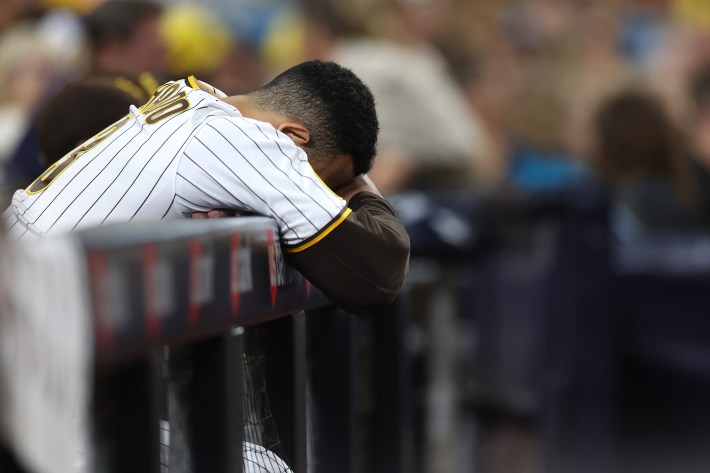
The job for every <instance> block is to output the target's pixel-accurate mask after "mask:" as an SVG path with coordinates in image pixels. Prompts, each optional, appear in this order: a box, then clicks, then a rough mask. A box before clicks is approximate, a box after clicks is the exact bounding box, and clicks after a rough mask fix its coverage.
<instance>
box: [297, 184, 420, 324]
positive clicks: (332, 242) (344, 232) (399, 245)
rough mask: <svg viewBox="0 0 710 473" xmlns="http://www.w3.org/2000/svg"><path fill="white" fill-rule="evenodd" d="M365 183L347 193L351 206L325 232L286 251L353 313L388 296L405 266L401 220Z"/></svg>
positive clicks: (393, 293) (400, 282) (406, 244)
mask: <svg viewBox="0 0 710 473" xmlns="http://www.w3.org/2000/svg"><path fill="white" fill-rule="evenodd" d="M356 186H357V185H356ZM366 188H367V187H366V186H361V187H360V190H359V191H357V192H356V193H354V194H353V195H352V198H350V200H349V204H348V206H349V208H350V209H351V210H352V212H351V213H350V214H349V215H348V217H347V218H346V219H345V220H344V221H343V222H342V223H340V225H338V226H337V227H336V228H335V229H333V230H332V231H331V232H330V233H329V234H328V235H327V236H326V237H325V238H323V239H322V240H320V241H319V242H318V243H317V244H315V245H313V246H311V247H309V248H307V249H305V250H303V251H298V252H293V251H291V252H287V260H288V262H289V264H291V265H292V266H293V267H295V268H296V269H298V270H299V271H300V272H301V273H302V274H303V275H304V276H306V277H307V278H308V279H309V280H310V281H311V282H312V283H313V284H315V285H316V286H317V287H318V288H319V289H321V290H322V291H323V292H324V293H325V294H326V295H327V296H328V297H329V298H330V299H331V300H332V301H333V302H335V303H336V304H338V305H339V306H341V307H343V308H344V309H346V310H349V311H351V312H356V313H357V312H365V311H368V310H372V309H375V308H377V307H381V306H383V305H386V304H388V303H390V302H392V301H393V300H394V298H395V297H396V296H397V294H398V293H399V291H400V289H401V288H402V285H403V284H404V279H405V277H406V275H407V270H408V266H409V236H408V235H407V232H406V231H405V229H404V225H403V224H402V222H401V221H400V220H399V218H397V216H396V214H395V211H394V209H393V208H392V206H391V205H390V204H389V203H388V202H387V201H386V200H385V199H384V198H382V197H381V196H380V195H378V194H376V193H374V192H370V191H363V189H366ZM351 190H352V189H351ZM372 190H374V189H372ZM344 196H345V195H344Z"/></svg>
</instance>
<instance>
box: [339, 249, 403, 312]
mask: <svg viewBox="0 0 710 473" xmlns="http://www.w3.org/2000/svg"><path fill="white" fill-rule="evenodd" d="M408 270H409V241H408V240H407V241H402V242H398V243H397V245H396V246H391V247H390V248H389V251H388V257H387V264H386V265H381V266H380V267H379V268H377V269H376V270H374V271H371V272H369V273H368V275H367V277H366V278H363V279H362V280H361V281H360V282H359V284H358V283H355V284H354V287H357V289H356V290H355V289H354V290H353V291H352V292H349V293H347V294H343V295H341V297H339V300H334V302H336V304H338V305H339V306H340V307H342V308H343V309H345V310H347V311H348V312H352V313H355V314H361V313H365V312H370V311H373V310H375V309H379V308H382V307H385V306H387V305H389V304H391V303H392V302H393V301H394V300H395V298H396V297H397V295H398V294H399V292H400V291H401V289H402V286H403V285H404V282H405V279H406V277H407V273H408Z"/></svg>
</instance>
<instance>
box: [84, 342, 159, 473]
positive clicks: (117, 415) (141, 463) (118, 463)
mask: <svg viewBox="0 0 710 473" xmlns="http://www.w3.org/2000/svg"><path fill="white" fill-rule="evenodd" d="M162 369H163V353H162V351H161V350H154V351H152V352H150V353H149V354H148V355H147V356H146V357H145V358H144V359H142V360H140V361H138V362H136V363H134V364H132V365H130V366H127V367H123V368H120V369H116V370H115V371H111V372H109V373H99V374H98V375H97V377H96V379H95V383H96V390H95V393H96V396H95V399H94V411H95V417H94V418H95V422H96V444H97V445H96V457H95V461H96V463H97V464H96V465H95V466H94V468H93V471H108V472H116V473H123V472H126V471H131V472H135V473H160V430H159V406H160V392H161V391H160V389H161V385H162V384H161V383H162Z"/></svg>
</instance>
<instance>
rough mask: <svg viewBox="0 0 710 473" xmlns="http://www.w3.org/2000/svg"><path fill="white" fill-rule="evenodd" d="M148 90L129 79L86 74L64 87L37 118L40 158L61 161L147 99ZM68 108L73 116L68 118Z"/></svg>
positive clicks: (46, 164)
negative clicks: (130, 108) (133, 106)
mask: <svg viewBox="0 0 710 473" xmlns="http://www.w3.org/2000/svg"><path fill="white" fill-rule="evenodd" d="M147 98H148V96H147V92H146V91H145V90H143V89H141V88H140V87H139V86H138V85H137V84H134V83H133V82H131V81H129V80H128V79H125V78H122V77H118V78H114V77H110V76H104V77H84V78H81V79H79V80H75V81H73V82H71V83H69V84H67V85H66V86H64V88H62V90H61V91H60V92H59V93H58V94H57V95H56V96H55V97H53V98H52V99H51V100H50V101H49V103H48V104H47V106H45V107H44V108H43V109H42V111H41V113H40V114H39V116H38V117H37V134H38V139H39V149H40V157H39V158H40V161H41V162H42V164H43V166H44V167H47V166H49V165H50V164H52V163H54V162H55V161H58V160H59V159H60V158H61V157H62V156H64V155H65V154H66V153H67V152H69V151H70V150H72V149H74V148H76V147H77V146H78V145H79V144H81V143H83V142H84V141H86V140H88V139H89V138H91V137H92V136H94V135H95V134H97V133H98V132H99V131H101V130H103V129H104V128H106V127H107V126H109V125H110V124H112V123H113V122H115V121H116V120H118V119H119V118H120V117H122V116H124V115H126V114H127V113H128V109H129V107H130V106H131V105H139V104H141V103H143V102H145V101H146V100H147ZM67 110H71V114H72V117H73V118H72V119H71V120H67V119H66V116H67Z"/></svg>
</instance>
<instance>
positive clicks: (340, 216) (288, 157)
mask: <svg viewBox="0 0 710 473" xmlns="http://www.w3.org/2000/svg"><path fill="white" fill-rule="evenodd" d="M175 194H176V195H175V206H176V207H177V208H178V209H179V211H180V212H182V213H183V214H184V215H189V214H190V213H192V212H197V211H206V210H211V209H237V210H243V211H246V212H250V213H254V214H259V215H266V216H269V217H273V218H274V219H275V220H276V222H277V223H278V226H279V228H280V231H281V238H282V241H283V242H284V244H285V246H286V249H287V251H296V252H298V251H303V250H305V249H306V248H310V247H311V246H313V245H315V244H316V243H317V242H319V241H320V240H321V239H322V238H323V237H324V236H325V235H327V234H328V233H330V232H332V231H333V230H334V229H335V228H336V227H337V226H338V225H340V224H341V223H342V222H343V221H345V220H346V219H347V216H348V214H349V213H350V209H349V208H348V207H347V205H346V202H345V201H344V200H343V199H342V198H340V197H339V196H337V195H336V194H335V193H333V192H332V191H331V190H330V189H329V188H328V187H327V186H326V185H325V184H324V183H323V182H322V181H321V180H320V178H319V177H318V176H317V175H316V173H315V171H313V169H312V168H311V166H310V164H309V163H308V158H307V157H306V154H305V153H304V152H303V150H301V149H300V148H298V147H297V146H296V145H295V144H294V143H293V141H292V140H291V139H290V138H288V137H287V136H286V135H284V134H282V133H280V132H279V131H278V130H276V129H275V128H274V127H273V126H271V125H269V124H267V123H263V122H259V121H256V120H251V119H247V118H243V117H229V118H226V117H225V118H217V119H213V120H210V121H209V122H207V123H205V124H204V125H203V126H202V127H201V128H200V129H199V130H198V131H197V133H196V134H195V136H194V138H193V139H192V140H191V141H190V143H189V144H188V145H187V147H186V148H185V150H184V153H183V155H182V157H181V158H180V163H179V165H178V168H177V175H176V177H175Z"/></svg>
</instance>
